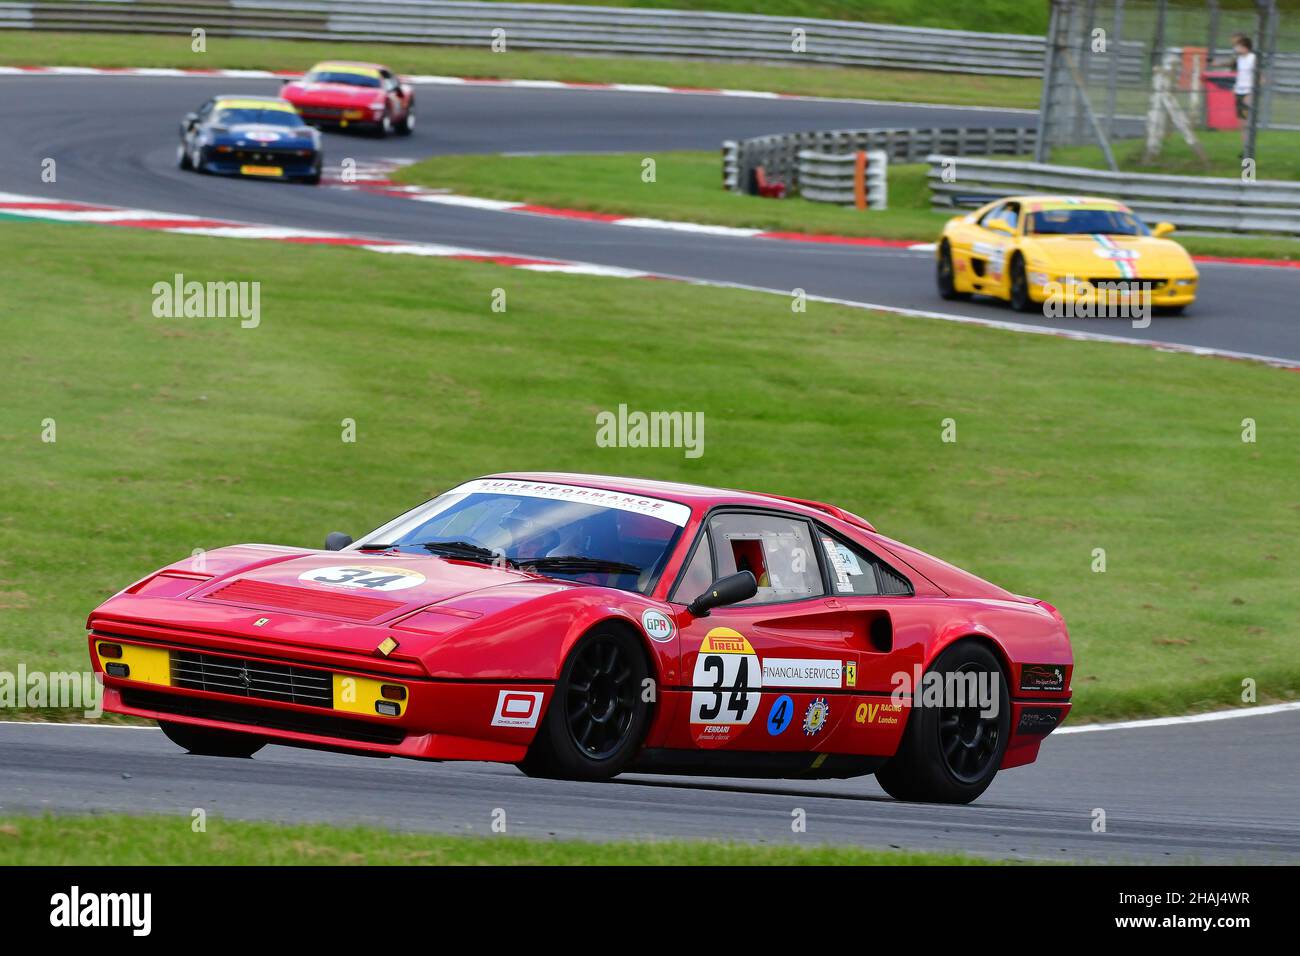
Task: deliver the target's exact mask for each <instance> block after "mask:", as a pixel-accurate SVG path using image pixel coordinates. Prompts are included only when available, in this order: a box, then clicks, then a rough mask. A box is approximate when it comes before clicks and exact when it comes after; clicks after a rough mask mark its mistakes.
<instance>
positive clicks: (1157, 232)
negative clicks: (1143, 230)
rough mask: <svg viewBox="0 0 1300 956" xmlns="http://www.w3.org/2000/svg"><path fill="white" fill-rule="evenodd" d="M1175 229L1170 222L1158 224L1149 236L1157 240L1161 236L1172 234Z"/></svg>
mask: <svg viewBox="0 0 1300 956" xmlns="http://www.w3.org/2000/svg"><path fill="white" fill-rule="evenodd" d="M1176 229H1177V227H1176V226H1175V225H1174V224H1173V223H1172V222H1158V223H1156V226H1155V228H1154V229H1152V230H1151V235H1153V236H1155V237H1156V238H1157V239H1159V238H1161V237H1162V236H1168V235H1171V234H1173V233H1174V232H1175V231H1176Z"/></svg>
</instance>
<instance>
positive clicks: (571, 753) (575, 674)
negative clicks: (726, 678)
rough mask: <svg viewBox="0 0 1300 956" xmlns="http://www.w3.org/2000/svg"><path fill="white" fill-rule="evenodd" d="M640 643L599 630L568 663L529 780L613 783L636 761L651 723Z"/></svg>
mask: <svg viewBox="0 0 1300 956" xmlns="http://www.w3.org/2000/svg"><path fill="white" fill-rule="evenodd" d="M649 676H650V665H649V663H648V662H647V660H646V655H645V650H644V648H643V647H642V645H641V642H640V641H639V640H637V638H635V637H633V636H632V635H631V634H629V633H627V632H626V631H623V630H621V629H618V628H613V627H608V626H605V627H598V628H596V630H594V631H592V632H591V633H590V634H588V635H587V636H585V637H584V638H583V639H582V640H581V641H579V642H578V645H577V646H576V647H575V648H574V649H573V651H572V652H571V653H570V654H569V657H568V660H566V661H565V662H564V670H563V671H562V672H561V673H560V679H559V681H558V682H557V683H556V685H555V694H554V696H552V698H551V703H550V705H549V706H548V707H547V710H546V716H545V717H543V718H542V724H541V726H540V727H539V728H538V730H537V737H536V738H535V739H534V740H533V745H532V747H530V748H529V750H528V756H527V757H525V758H524V760H523V761H522V762H521V763H520V764H519V769H520V770H522V771H523V772H524V773H526V774H528V775H529V776H530V777H557V778H560V779H564V780H608V779H609V778H610V777H613V776H616V775H617V774H619V773H621V772H622V771H623V768H624V767H626V766H627V764H628V762H629V761H631V759H632V758H633V757H634V756H635V755H636V752H637V750H638V749H639V747H640V746H641V740H642V738H643V737H644V736H645V732H646V729H647V727H649V725H650V705H649V704H648V703H647V702H646V701H645V700H644V699H643V696H642V688H643V686H644V682H645V680H646V678H647V677H649Z"/></svg>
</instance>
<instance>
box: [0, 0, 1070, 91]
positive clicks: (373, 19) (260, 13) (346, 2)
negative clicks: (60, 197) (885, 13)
mask: <svg viewBox="0 0 1300 956" xmlns="http://www.w3.org/2000/svg"><path fill="white" fill-rule="evenodd" d="M0 9H4V10H7V11H8V15H2V14H0V29H2V28H4V27H23V26H26V27H32V28H35V29H39V30H101V31H114V32H132V33H174V32H177V31H183V32H186V33H188V32H189V31H190V30H191V29H193V28H195V27H202V28H203V29H205V30H207V31H208V33H209V34H211V35H214V36H259V37H288V38H296V39H332V40H364V41H376V42H383V43H418V44H442V45H455V46H484V47H486V46H488V44H489V43H491V42H492V41H493V40H494V39H496V37H495V36H494V34H493V31H494V30H501V31H504V33H503V34H501V37H502V38H503V39H504V42H505V44H506V49H507V50H509V49H537V50H561V51H568V52H576V53H606V54H619V55H625V54H641V55H649V56H673V57H700V58H717V59H744V60H761V61H772V62H790V63H822V64H836V65H841V66H866V67H894V68H899V69H908V70H929V71H944V72H953V73H975V74H981V75H1002V76H1026V77H1037V76H1040V75H1041V73H1042V67H1043V48H1044V47H1043V38H1042V37H1040V36H1028V35H1022V34H1004V33H975V32H969V31H959V30H937V29H925V28H920V27H901V26H889V25H884V24H875V23H860V22H855V21H847V20H817V19H811V18H805V17H772V16H756V15H750V14H743V15H742V14H727V13H697V12H687V11H677V10H647V9H623V8H607V7H587V6H565V5H556V4H535V3H534V4H529V3H454V2H443V0H375V2H369V3H359V2H357V0H190V2H172V3H150V2H148V0H139V2H130V3H124V2H121V0H84V2H66V3H64V2H59V3H40V2H31V3H0Z"/></svg>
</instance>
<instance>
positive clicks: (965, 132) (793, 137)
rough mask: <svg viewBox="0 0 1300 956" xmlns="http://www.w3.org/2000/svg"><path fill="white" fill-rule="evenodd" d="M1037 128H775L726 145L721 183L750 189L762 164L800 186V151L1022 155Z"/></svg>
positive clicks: (898, 159) (895, 156)
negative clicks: (782, 130) (778, 130)
mask: <svg viewBox="0 0 1300 956" xmlns="http://www.w3.org/2000/svg"><path fill="white" fill-rule="evenodd" d="M1036 136H1037V133H1036V132H1035V131H1034V130H1033V128H1031V127H1023V126H1006V127H992V128H983V127H979V128H964V127H962V128H947V129H945V128H934V129H895V128H881V129H835V130H815V131H812V132H805V133H776V134H773V135H770V136H756V137H754V138H753V139H744V140H728V141H727V142H725V143H723V144H722V182H723V186H724V187H725V188H727V189H730V190H732V191H733V192H749V191H751V189H752V185H753V177H754V170H755V169H756V168H758V167H759V166H762V167H763V171H764V172H765V173H766V174H767V178H768V179H775V180H780V181H782V182H784V183H785V184H786V185H787V187H788V188H789V189H790V190H792V191H793V190H796V189H798V188H799V153H800V152H802V151H804V150H812V151H813V152H817V153H856V152H858V151H859V150H877V149H878V150H882V151H883V152H884V153H885V154H886V155H887V156H888V157H889V160H890V162H894V163H919V162H923V161H924V160H925V157H926V156H928V155H930V154H931V153H940V152H942V153H955V154H957V155H960V156H1023V155H1027V154H1029V153H1032V152H1033V151H1034V143H1035V138H1036Z"/></svg>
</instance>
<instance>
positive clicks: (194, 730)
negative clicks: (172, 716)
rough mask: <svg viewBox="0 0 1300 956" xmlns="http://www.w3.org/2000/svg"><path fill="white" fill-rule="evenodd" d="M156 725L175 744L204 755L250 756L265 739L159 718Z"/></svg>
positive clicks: (264, 742) (259, 748) (259, 747)
mask: <svg viewBox="0 0 1300 956" xmlns="http://www.w3.org/2000/svg"><path fill="white" fill-rule="evenodd" d="M158 726H159V727H161V728H162V732H163V733H164V734H166V735H167V739H168V740H170V741H171V742H172V743H174V744H176V746H178V747H184V748H185V749H186V750H188V751H189V752H190V753H192V754H201V755H203V756H205V757H251V756H253V754H255V753H257V752H258V751H259V750H261V749H262V748H263V747H265V746H266V741H265V740H263V739H262V738H261V737H254V736H253V735H252V734H236V733H231V732H230V731H228V730H208V729H207V728H205V727H191V726H190V725H189V724H173V723H170V722H168V721H165V720H160V721H159V722H158Z"/></svg>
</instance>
